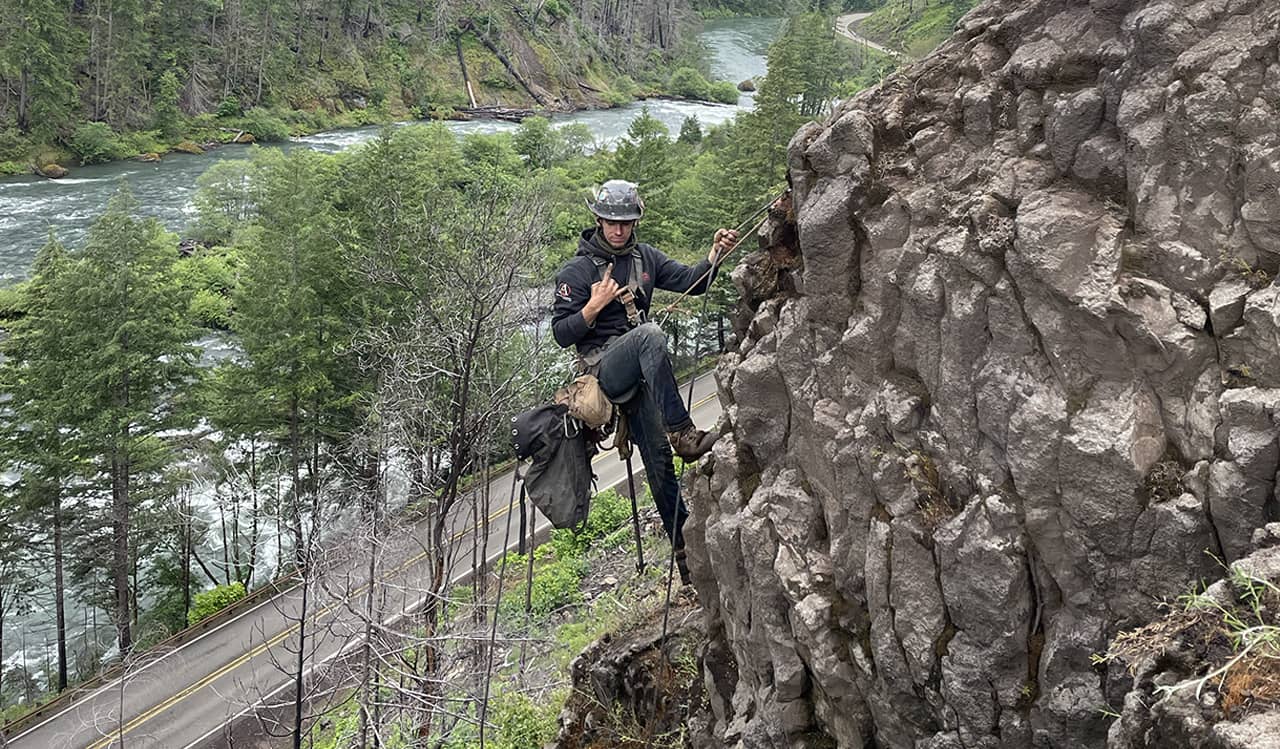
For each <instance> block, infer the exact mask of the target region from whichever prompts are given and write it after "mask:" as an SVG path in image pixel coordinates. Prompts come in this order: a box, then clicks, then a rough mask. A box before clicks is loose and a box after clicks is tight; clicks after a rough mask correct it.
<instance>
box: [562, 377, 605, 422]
mask: <svg viewBox="0 0 1280 749" xmlns="http://www.w3.org/2000/svg"><path fill="white" fill-rule="evenodd" d="M554 401H555V403H557V404H560V405H563V406H566V407H568V409H569V415H570V416H572V417H573V418H575V419H577V420H578V421H581V422H582V423H583V424H585V425H586V426H587V428H588V429H599V428H600V427H602V426H604V425H605V424H608V423H609V421H610V420H612V419H613V404H612V403H610V402H609V399H608V398H607V397H606V396H605V394H604V390H602V389H601V388H600V381H599V380H597V379H596V377H595V375H592V374H584V375H580V376H579V377H578V378H577V379H575V380H574V381H573V382H571V383H569V384H568V385H566V386H564V387H562V388H560V389H559V390H557V391H556V395H555V398H554Z"/></svg>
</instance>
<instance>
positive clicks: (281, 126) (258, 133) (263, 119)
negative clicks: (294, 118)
mask: <svg viewBox="0 0 1280 749" xmlns="http://www.w3.org/2000/svg"><path fill="white" fill-rule="evenodd" d="M236 124H237V125H238V126H239V127H241V128H244V130H245V131H246V132H249V133H252V134H253V137H254V138H255V139H257V140H259V141H264V142H269V141H275V140H287V139H288V137H289V126H288V124H286V123H285V121H284V120H282V119H280V118H279V117H277V116H275V115H274V114H273V113H272V112H271V111H270V110H268V109H263V108H262V107H254V108H253V109H250V110H249V111H247V112H245V113H244V116H243V117H241V118H240V119H239V120H237V123H236Z"/></svg>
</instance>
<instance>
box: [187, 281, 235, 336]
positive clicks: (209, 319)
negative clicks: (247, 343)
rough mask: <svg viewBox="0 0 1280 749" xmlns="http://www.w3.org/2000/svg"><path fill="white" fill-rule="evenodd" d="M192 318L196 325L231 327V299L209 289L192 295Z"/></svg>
mask: <svg viewBox="0 0 1280 749" xmlns="http://www.w3.org/2000/svg"><path fill="white" fill-rule="evenodd" d="M188 309H189V310H190V314H191V319H192V320H193V321H194V322H195V324H196V325H199V326H201V327H205V328H213V329H215V330H230V329H231V299H230V298H229V297H227V296H225V295H222V294H219V293H217V292H215V291H210V290H209V289H199V290H197V291H196V293H195V294H192V295H191V306H190V307H189V308H188Z"/></svg>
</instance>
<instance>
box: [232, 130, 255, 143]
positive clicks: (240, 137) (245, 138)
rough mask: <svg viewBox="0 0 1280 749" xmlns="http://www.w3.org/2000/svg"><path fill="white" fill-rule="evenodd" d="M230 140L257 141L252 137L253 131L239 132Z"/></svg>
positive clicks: (236, 141) (240, 141)
mask: <svg viewBox="0 0 1280 749" xmlns="http://www.w3.org/2000/svg"><path fill="white" fill-rule="evenodd" d="M231 142H232V143H244V144H249V143H255V142H257V139H256V138H254V137H253V133H240V134H239V135H237V136H236V137H235V139H234V140H232V141H231Z"/></svg>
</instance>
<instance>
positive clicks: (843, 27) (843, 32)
mask: <svg viewBox="0 0 1280 749" xmlns="http://www.w3.org/2000/svg"><path fill="white" fill-rule="evenodd" d="M869 15H871V14H870V13H846V14H844V15H843V16H840V17H839V18H837V19H836V33H838V34H840V36H843V37H844V38H845V39H849V40H852V41H854V42H856V43H858V44H865V45H866V46H868V47H870V48H871V49H874V50H876V51H877V52H883V53H884V54H886V55H889V56H890V57H893V58H897V59H902V53H901V52H898V51H895V50H892V49H889V48H888V47H882V46H880V45H879V44H876V43H875V42H873V41H871V40H870V39H867V38H866V37H863V36H859V35H858V32H856V31H854V30H853V25H854V24H856V23H858V22H859V21H861V20H862V19H864V18H866V17H867V16H869Z"/></svg>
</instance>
